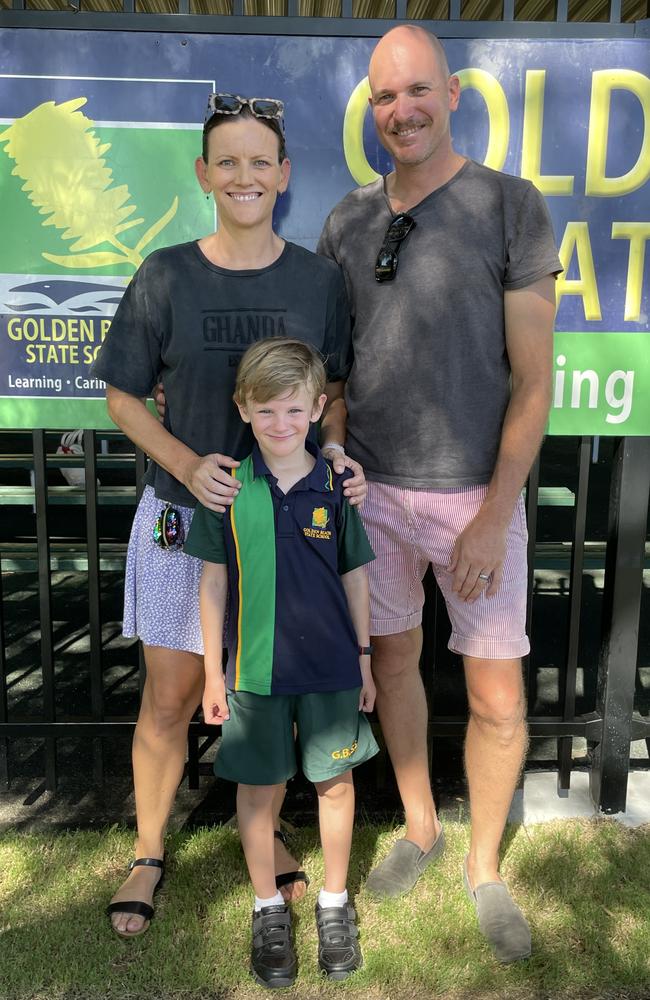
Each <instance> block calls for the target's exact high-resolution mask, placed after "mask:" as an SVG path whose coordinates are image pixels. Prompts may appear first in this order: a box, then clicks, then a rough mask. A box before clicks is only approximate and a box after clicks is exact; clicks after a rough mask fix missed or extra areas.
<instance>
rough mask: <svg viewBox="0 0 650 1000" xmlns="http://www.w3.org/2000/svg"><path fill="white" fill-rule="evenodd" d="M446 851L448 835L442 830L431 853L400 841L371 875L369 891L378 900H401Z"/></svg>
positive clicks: (368, 880)
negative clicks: (392, 898)
mask: <svg viewBox="0 0 650 1000" xmlns="http://www.w3.org/2000/svg"><path fill="white" fill-rule="evenodd" d="M444 849H445V834H444V831H443V829H442V827H440V832H439V833H438V836H437V837H436V839H435V841H434V843H433V847H432V848H431V850H429V851H423V850H421V848H420V847H419V846H418V845H417V844H416V843H414V842H413V841H412V840H406V839H405V838H402V839H401V840H398V841H397V842H396V843H395V844H393V846H392V847H391V849H390V851H389V852H388V854H387V855H386V857H385V858H384V860H383V861H382V862H380V864H378V865H377V867H376V868H373V870H372V871H371V872H370V874H369V875H368V879H367V881H366V891H367V892H369V893H370V895H371V896H376V897H378V898H379V899H388V898H391V897H394V896H402V895H403V894H404V893H405V892H408V891H409V890H410V889H412V888H413V886H414V885H415V883H416V882H417V880H418V879H419V877H420V875H421V874H422V872H423V871H424V869H425V868H427V867H428V865H430V864H431V863H432V862H433V861H435V860H436V859H437V858H439V857H441V855H442V853H443V851H444Z"/></svg>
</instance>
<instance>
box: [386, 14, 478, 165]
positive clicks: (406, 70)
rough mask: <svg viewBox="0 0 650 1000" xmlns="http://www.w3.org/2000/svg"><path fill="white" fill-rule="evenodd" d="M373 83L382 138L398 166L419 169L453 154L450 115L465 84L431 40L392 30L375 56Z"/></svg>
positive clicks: (411, 33)
mask: <svg viewBox="0 0 650 1000" xmlns="http://www.w3.org/2000/svg"><path fill="white" fill-rule="evenodd" d="M369 79H370V88H371V92H372V96H371V98H370V106H371V108H372V113H373V116H374V119H375V126H376V129H377V134H378V136H379V140H380V142H381V143H382V145H383V146H385V147H386V149H387V150H388V152H389V153H390V154H391V156H392V157H393V160H394V161H395V162H396V163H398V164H404V165H410V166H415V165H417V164H420V163H424V162H425V161H427V160H429V159H430V158H431V157H436V156H438V158H440V157H441V156H442V155H447V154H448V153H450V152H451V136H450V132H449V117H450V112H451V111H455V110H456V108H457V107H458V99H459V96H460V85H459V82H458V77H455V76H450V77H447V76H446V74H445V72H444V71H443V69H442V67H441V65H440V62H439V60H438V57H437V54H436V52H435V50H434V49H433V47H432V46H431V44H430V43H429V42H428V41H427V39H426V38H424V37H420V36H418V34H416V33H414V32H410V31H407V30H406V29H404V30H401V29H399V28H398V29H396V30H394V31H391V32H390V33H389V34H388V35H387V36H386V37H385V38H383V39H382V40H381V41H380V42H379V44H378V45H377V47H376V49H375V51H374V52H373V55H372V58H371V60H370V70H369Z"/></svg>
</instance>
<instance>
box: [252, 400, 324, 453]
mask: <svg viewBox="0 0 650 1000" xmlns="http://www.w3.org/2000/svg"><path fill="white" fill-rule="evenodd" d="M325 400H326V396H325V394H323V395H321V396H319V397H317V398H316V399H314V392H313V389H312V388H311V386H306V385H302V386H299V387H298V388H297V389H289V390H288V391H287V392H286V393H284V394H283V395H282V396H276V397H275V398H274V399H270V400H268V402H265V403H258V402H256V401H255V400H253V399H248V400H247V402H246V405H245V406H239V412H240V414H241V418H242V420H244V421H245V422H246V423H249V424H250V425H251V429H252V431H253V434H254V435H255V439H256V441H257V443H258V444H259V446H260V450H261V452H262V455H263V457H264V458H265V460H267V465H269V462H268V458H270V459H271V461H272V460H273V459H276V460H278V459H280V460H281V461H282V464H283V465H284V464H285V462H286V460H287V459H291V458H294V457H301V456H302V455H303V454H304V451H305V439H306V437H307V434H308V433H309V425H310V423H311V422H312V421H315V420H318V418H319V417H320V415H321V413H322V412H323V406H324V404H325ZM269 468H271V465H269ZM271 471H273V469H272V468H271Z"/></svg>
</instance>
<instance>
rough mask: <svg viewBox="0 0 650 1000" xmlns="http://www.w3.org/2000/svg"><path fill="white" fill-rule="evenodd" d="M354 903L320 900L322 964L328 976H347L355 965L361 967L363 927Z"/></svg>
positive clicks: (318, 906)
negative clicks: (360, 928) (332, 903)
mask: <svg viewBox="0 0 650 1000" xmlns="http://www.w3.org/2000/svg"><path fill="white" fill-rule="evenodd" d="M356 919H357V915H356V913H355V911H354V907H352V906H350V904H349V903H346V904H345V905H344V906H324V907H322V906H320V904H319V903H316V926H317V928H318V965H319V967H320V969H321V971H322V972H324V973H325V975H326V976H327V978H328V979H333V980H337V981H340V980H343V979H347V978H348V976H349V975H351V973H353V972H354V971H355V969H359V968H361V965H362V958H361V949H360V948H359V941H358V937H359V931H358V928H357V924H356Z"/></svg>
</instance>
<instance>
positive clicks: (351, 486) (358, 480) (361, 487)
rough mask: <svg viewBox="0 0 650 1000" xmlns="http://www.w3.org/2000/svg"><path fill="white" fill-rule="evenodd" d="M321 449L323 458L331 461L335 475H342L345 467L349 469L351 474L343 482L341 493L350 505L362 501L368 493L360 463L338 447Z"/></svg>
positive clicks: (356, 504) (355, 504)
mask: <svg viewBox="0 0 650 1000" xmlns="http://www.w3.org/2000/svg"><path fill="white" fill-rule="evenodd" d="M321 451H322V452H323V455H324V456H325V458H327V459H328V460H329V461H330V462H331V463H332V468H333V469H334V472H336V473H337V475H339V476H340V475H342V474H343V473H344V472H345V470H346V469H349V470H350V471H351V473H352V475H351V476H350V478H349V479H346V480H345V482H344V484H343V494H344V496H346V497H347V499H348V500H349V501H350V505H351V506H353V507H355V506H358V505H359V504H361V503H363V501H364V500H365V499H366V494H367V493H368V484H367V482H366V477H365V475H364V472H363V468H362V467H361V465H359V463H358V462H355V461H354V459H353V458H350V456H349V455H346V454H345V452H344V451H341V450H340V448H327V447H325V448H322V449H321Z"/></svg>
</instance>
